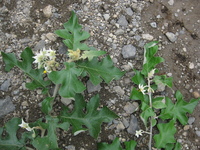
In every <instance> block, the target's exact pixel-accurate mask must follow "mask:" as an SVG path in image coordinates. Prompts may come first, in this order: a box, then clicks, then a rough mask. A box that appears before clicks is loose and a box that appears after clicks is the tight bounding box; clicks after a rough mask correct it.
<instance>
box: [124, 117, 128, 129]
mask: <svg viewBox="0 0 200 150" xmlns="http://www.w3.org/2000/svg"><path fill="white" fill-rule="evenodd" d="M122 123H123V124H124V126H125V128H128V127H129V122H128V120H127V119H126V118H124V117H123V118H122Z"/></svg>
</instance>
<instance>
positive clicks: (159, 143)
mask: <svg viewBox="0 0 200 150" xmlns="http://www.w3.org/2000/svg"><path fill="white" fill-rule="evenodd" d="M157 127H158V129H159V132H160V133H159V134H156V135H154V137H153V138H154V140H155V146H156V148H165V147H166V144H168V143H175V142H176V140H175V138H174V134H175V133H176V128H175V125H174V120H171V121H170V122H169V123H160V124H158V125H157Z"/></svg>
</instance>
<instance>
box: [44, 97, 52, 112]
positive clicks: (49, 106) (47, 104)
mask: <svg viewBox="0 0 200 150" xmlns="http://www.w3.org/2000/svg"><path fill="white" fill-rule="evenodd" d="M53 99H54V98H53V97H47V98H45V99H44V100H43V101H42V112H43V113H45V114H46V115H48V114H49V113H50V111H51V110H52V102H53Z"/></svg>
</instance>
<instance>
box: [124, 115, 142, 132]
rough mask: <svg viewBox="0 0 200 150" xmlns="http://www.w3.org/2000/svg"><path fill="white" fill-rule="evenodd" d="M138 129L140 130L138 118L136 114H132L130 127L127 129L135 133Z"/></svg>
mask: <svg viewBox="0 0 200 150" xmlns="http://www.w3.org/2000/svg"><path fill="white" fill-rule="evenodd" d="M136 130H139V126H138V121H137V118H136V117H135V116H134V115H131V119H130V123H129V127H128V129H127V131H128V133H129V134H135V132H136Z"/></svg>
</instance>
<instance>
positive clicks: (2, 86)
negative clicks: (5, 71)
mask: <svg viewBox="0 0 200 150" xmlns="http://www.w3.org/2000/svg"><path fill="white" fill-rule="evenodd" d="M9 86H10V79H7V80H5V81H4V83H3V84H2V85H1V90H2V91H8V88H9Z"/></svg>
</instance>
